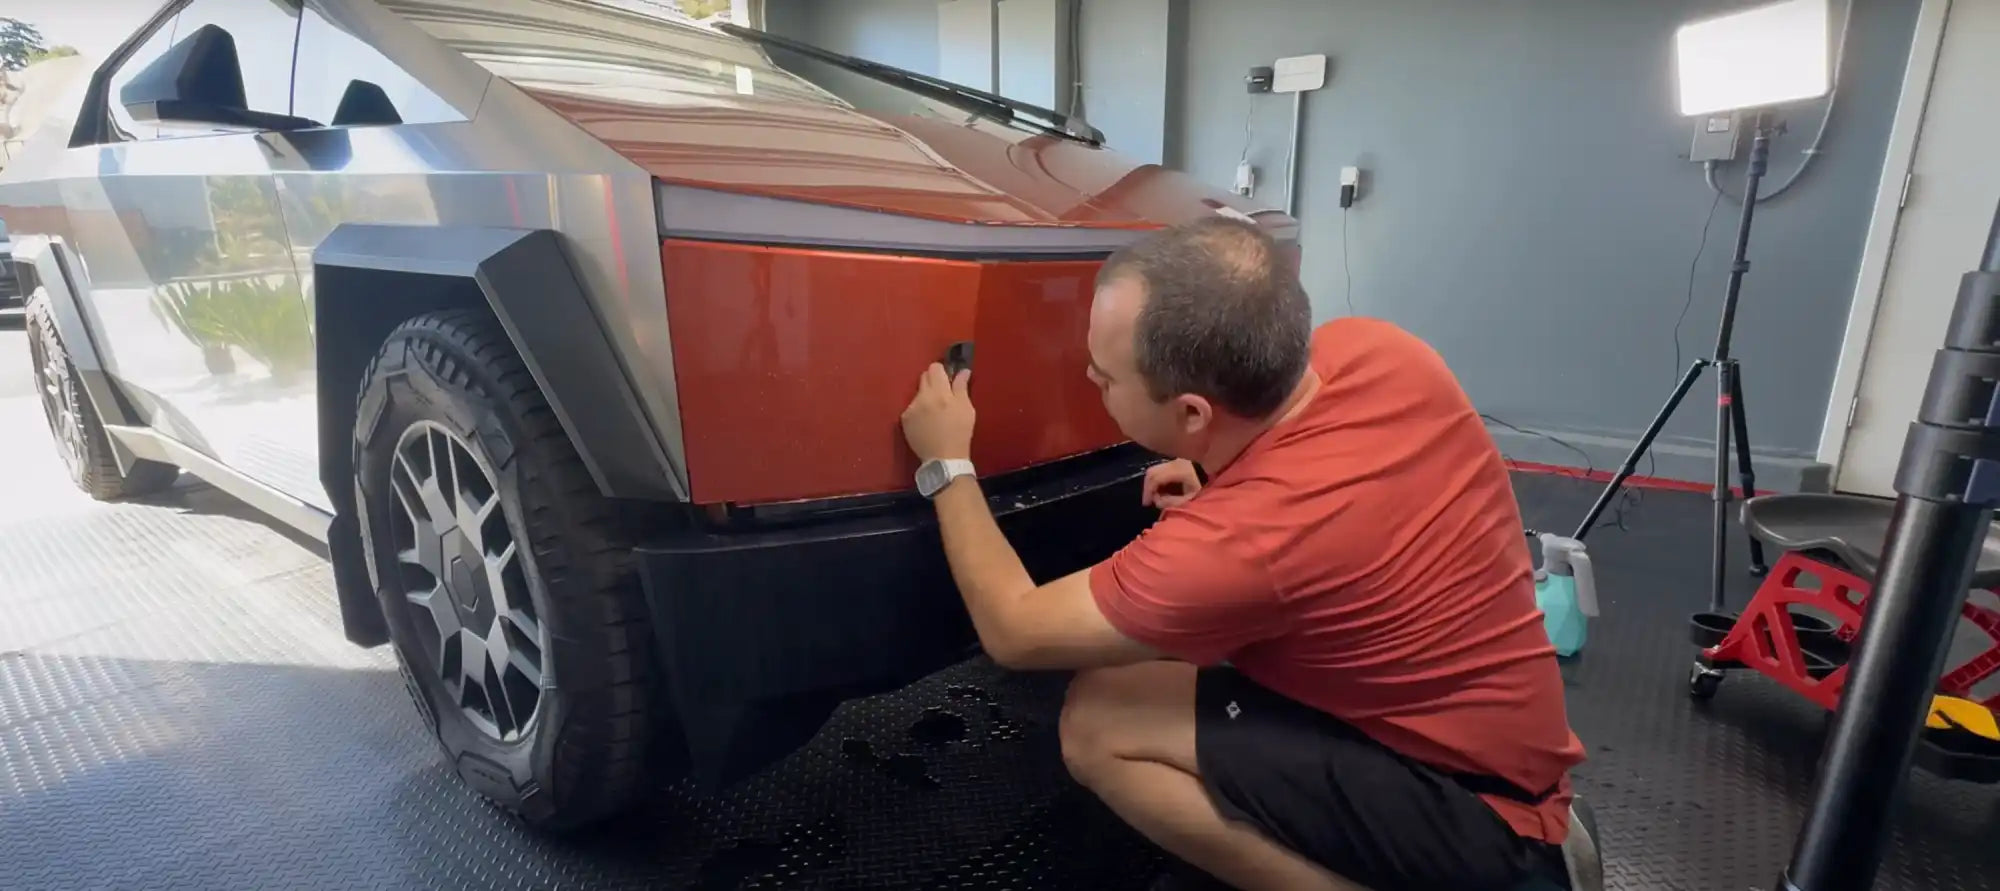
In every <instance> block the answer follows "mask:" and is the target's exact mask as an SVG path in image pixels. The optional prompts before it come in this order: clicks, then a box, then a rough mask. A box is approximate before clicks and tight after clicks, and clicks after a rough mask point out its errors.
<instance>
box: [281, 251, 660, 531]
mask: <svg viewBox="0 0 2000 891" xmlns="http://www.w3.org/2000/svg"><path fill="white" fill-rule="evenodd" d="M351 270H365V271H375V272H393V273H406V274H412V275H424V276H444V277H449V278H457V279H466V280H470V281H472V282H473V283H474V284H475V285H477V287H478V289H479V291H480V293H481V294H482V295H483V296H484V297H485V299H486V304H487V307H488V308H490V309H491V310H492V311H493V314H494V316H496V317H497V318H498V319H499V320H500V325H501V327H502V328H503V329H505V330H506V332H507V339H508V340H510V341H512V342H513V344H514V348H515V350H517V351H518V352H519V353H520V354H521V359H522V361H523V362H525V363H526V364H527V366H528V372H529V373H530V374H531V375H533V376H534V378H535V383H536V384H538V385H540V386H541V388H542V394H543V396H545V397H546V398H547V399H548V401H549V408H550V409H551V410H553V411H554V412H555V414H556V419H557V420H558V421H560V422H561V423H562V426H563V430H565V431H566V432H568V433H569V436H570V441H571V442H572V443H574V444H575V445H576V450H577V453H578V454H579V455H581V456H582V458H583V464H584V467H585V468H586V469H588V470H589V471H590V476H591V479H593V480H595V481H596V482H597V485H598V488H599V489H600V490H602V491H603V493H604V494H605V495H606V496H608V497H612V498H635V499H649V500H681V499H683V498H684V497H685V489H684V488H683V487H682V486H681V483H680V474H679V472H678V470H677V468H676V467H675V466H674V463H673V461H672V460H671V459H670V458H669V457H668V454H667V450H666V448H665V447H664V446H663V445H662V444H661V441H660V437H659V434H658V432H657V431H656V430H655V428H654V426H653V424H652V421H651V420H650V419H649V418H648V417H647V416H646V413H645V409H644V408H643V407H642V406H641V404H640V402H639V399H638V396H637V393H636V391H635V385H634V382H633V380H632V377H631V375H629V374H627V373H626V370H625V368H624V367H623V366H622V365H621V364H620V363H619V361H618V358H617V353H616V352H615V351H614V350H613V349H612V346H611V340H610V338H609V337H607V336H606V335H605V329H604V325H603V322H602V320H601V319H599V317H598V315H597V312H596V310H595V306H594V304H593V303H592V302H591V300H590V299H589V295H588V292H587V291H586V290H585V289H584V287H583V284H582V282H581V281H580V280H579V279H578V277H577V275H576V271H575V267H574V266H573V265H572V264H571V263H570V260H569V256H568V253H567V252H566V251H565V250H564V248H563V244H562V236H561V235H560V234H558V233H557V232H555V231H554V230H550V229H506V228H486V227H456V226H391V225H372V224H346V225H342V226H340V227H338V228H336V229H334V230H333V232H332V234H330V235H328V236H327V237H326V239H325V240H324V241H322V242H320V245H319V247H318V249H316V250H314V251H313V278H314V282H315V285H314V289H315V290H316V291H317V292H319V295H320V299H319V300H318V301H316V306H317V308H318V311H319V312H320V313H321V314H324V313H326V312H328V311H334V312H338V311H339V303H338V301H337V300H328V299H326V296H327V295H328V293H329V292H331V291H335V290H337V288H338V279H339V276H340V274H341V272H342V271H351ZM330 283H332V284H334V287H331V288H330V287H329V284H330ZM354 383H355V384H356V385H357V386H358V384H359V382H358V381H356V382H354ZM351 433H352V431H351V430H341V431H338V433H337V435H338V436H339V437H341V440H342V441H343V442H345V440H346V438H347V437H348V436H349V435H351ZM324 435H325V434H322V436H324Z"/></svg>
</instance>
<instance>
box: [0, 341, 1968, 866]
mask: <svg viewBox="0 0 2000 891" xmlns="http://www.w3.org/2000/svg"><path fill="white" fill-rule="evenodd" d="M0 346H4V345H3V344H0ZM0 361H4V360H0ZM23 408H24V404H23V402H22V401H20V400H10V399H0V455H4V456H5V457H7V458H9V459H12V460H13V461H14V463H13V464H12V465H11V466H12V467H13V470H11V471H9V472H10V473H20V474H22V476H20V477H19V479H21V480H22V481H23V485H25V486H26V489H25V491H26V493H27V494H26V496H25V497H24V496H22V495H19V494H16V495H10V496H9V497H8V498H6V499H4V504H0V888H7V889H43V888H63V889H68V888H121V889H122V888H201V889H235V888H245V889H248V888H286V889H295V888H315V887H329V888H334V887H337V888H479V889H484V888H639V887H683V888H689V887H691V888H703V889H711V888H712V889H722V888H890V889H901V888H1082V889H1118V888H1130V887H1141V886H1142V881H1141V880H1140V877H1142V876H1144V875H1145V874H1146V873H1147V872H1148V871H1149V870H1150V869H1151V868H1152V867H1153V866H1154V865H1155V864H1156V863H1157V862H1158V859H1157V857H1156V855H1154V854H1153V853H1151V851H1150V849H1149V848H1148V847H1147V846H1146V845H1145V843H1144V842H1143V841H1141V840H1139V839H1138V838H1136V837H1135V836H1133V835H1132V834H1131V833H1130V832H1129V831H1127V830H1125V829H1123V828H1122V827H1120V826H1119V825H1118V824H1117V823H1116V821H1115V820H1113V819H1111V817H1110V815H1109V814H1108V813H1107V812H1106V811H1104V810H1103V809H1102V808H1101V807H1100V806H1098V805H1097V804H1095V803H1094V802H1093V801H1092V800H1091V799H1089V798H1088V796H1086V795H1083V794H1081V793H1080V792H1079V791H1078V790H1077V789H1075V787H1073V786H1072V785H1071V784H1069V782H1068V781H1067V779H1066V778H1065V776H1064V774H1063V771H1062V767H1061V765H1060V762H1059V759H1058V758H1057V751H1056V743H1055V728H1054V720H1053V719H1054V715H1055V708H1056V705H1057V703H1058V701H1059V697H1060V691H1061V678H1059V677H1022V676H1011V677H1010V676H1006V675H1004V674H1002V673H1000V672H998V671H997V670H995V669H994V668H992V667H991V666H990V665H987V664H984V663H980V662H972V663H967V664H965V665H961V666H958V667H956V668H954V669H952V670H950V671H948V672H945V673H944V674H943V675H941V676H939V677H935V678H932V679H929V680H927V681H926V682H924V683H922V684H920V685H918V686H917V687H915V688H913V689H910V690H907V691H903V692H901V693H898V694H896V695H892V696H887V697H883V698H879V699H875V700H870V701H866V702H861V703H855V704H853V705H851V706H849V707H847V708H845V709H843V710H842V711H841V712H840V713H839V715H838V716H837V718H836V719H835V721H834V723H833V725H832V726H831V727H829V728H828V729H827V731H826V732H825V733H824V734H823V735H822V736H821V737H820V738H819V739H818V740H817V741H816V742H815V743H814V744H813V745H812V746H811V747H810V748H809V749H808V750H806V751H804V752H802V753H799V754H798V755H796V756H795V757H792V758H791V759H789V760H787V761H785V762H783V763H782V764H780V765H778V766H777V767H775V768H774V769H772V770H771V771H770V772H769V773H767V774H766V775H764V776H762V777H760V778H757V779H755V780H753V781H751V782H749V783H747V784H745V785H744V786H742V787H741V788H739V789H735V790H732V791H731V792H730V793H729V794H726V795H723V796H720V797H703V796H700V795H696V794H693V793H691V792H688V791H686V790H681V789H675V788H669V789H661V790H659V792H658V793H657V795H655V796H654V802H653V804H652V806H651V807H650V808H649V809H647V810H646V811H645V812H643V813H640V814H638V815H636V816H634V817H633V818H631V819H630V820H628V821H626V822H624V823H622V824H621V825H618V826H616V827H614V828H612V829H610V830H608V831H606V832H604V833H602V834H600V835H597V836H595V837H592V838H589V839H587V840H583V841H580V842H572V843H557V842H552V841H548V840H544V839H541V838H537V837H536V836H534V835H531V834H529V833H526V832H523V831H521V830H519V829H517V828H515V826H514V825H513V824H512V823H510V822H509V820H508V819H506V818H505V817H504V816H502V815H500V814H498V813H497V812H495V811H493V810H491V809H489V808H488V807H486V806H484V805H483V804H481V803H480V802H479V801H478V799H476V798H475V797H474V796H472V795H470V794H469V793H467V792H465V791H463V790H462V789H460V788H459V786H458V785H457V783H456V782H455V781H453V780H452V779H451V778H449V777H448V776H447V775H446V774H445V773H444V772H443V771H442V770H441V769H440V768H439V765H438V761H437V759H436V757H435V753H434V751H433V747H432V745H431V743H430V742H429V741H428V740H427V739H426V738H425V736H424V735H423V733H422V732H421V731H420V730H419V728H418V725H417V721H416V719H415V717H414V715H413V713H412V710H411V708H410V707H409V705H408V703H407V702H406V700H405V698H404V694H403V692H402V689H401V686H400V684H399V683H398V681H397V679H396V676H395V673H394V671H393V669H392V668H391V666H390V665H389V664H388V663H387V661H386V660H385V656H384V654H382V653H381V652H379V651H376V652H371V651H361V650H356V649H354V648H351V647H349V646H347V645H346V644H345V643H344V642H343V641H342V640H341V639H340V636H339V631H338V623H337V620H336V618H335V615H334V611H333V607H332V593H331V590H330V583H329V577H328V573H327V571H326V569H325V567H324V566H323V564H322V563H321V562H320V560H319V558H318V557H317V556H316V555H315V554H314V553H313V552H312V551H311V550H310V549H308V548H306V547H304V546H302V545H300V544H298V543H296V542H294V541H292V540H290V539H288V538H286V537H285V536H282V535H280V534H278V533H276V532H274V531H272V530H271V528H269V527H268V526H266V525H264V524H262V523H260V522H259V521H258V520H256V519H255V518H254V517H253V516H252V515H250V514H248V513H246V512H245V511H243V510H242V509H240V508H238V507H236V506H235V505H234V504H233V503H232V502H230V501H229V500H227V499H226V498H224V497H223V496H221V495H219V494H216V493H214V492H212V491H210V490H207V489H203V488H199V487H192V486H189V487H183V488H182V489H180V490H177V491H175V492H173V493H170V494H169V495H167V496H164V497H161V498H157V499H154V500H151V501H148V502H145V503H135V504H124V505H94V504H89V503H87V502H82V501H79V500H77V499H76V498H72V497H70V496H68V495H66V494H65V493H64V491H63V486H62V485H61V481H60V479H59V478H55V479H54V481H53V482H51V481H50V480H51V475H52V473H53V469H52V466H51V465H50V464H49V463H48V462H47V459H46V458H44V457H37V456H38V455H45V454H46V453H45V451H44V450H45V449H46V445H45V444H44V443H43V442H42V441H41V439H40V437H41V434H40V432H39V426H38V425H39V419H37V418H34V417H33V416H32V414H31V413H29V412H27V411H23V410H22V409H23ZM1519 485H1520V489H1521V491H1522V494H1523V496H1524V499H1525V501H1526V502H1527V504H1528V505H1529V511H1528V512H1529V519H1530V522H1531V523H1546V524H1547V525H1548V527H1549V528H1560V526H1561V524H1562V523H1563V522H1567V521H1569V520H1571V519H1572V518H1574V517H1575V516H1577V515H1578V514H1579V512H1580V511H1581V509H1582V507H1583V505H1584V503H1585V501H1586V500H1587V498H1588V496H1589V494H1590V492H1589V489H1588V488H1587V487H1584V486H1581V485H1578V484H1574V483H1570V482H1567V481H1563V480H1552V479H1545V478H1523V479H1522V480H1520V481H1519ZM20 491H22V490H20V489H17V490H16V492H20ZM1646 498H1647V501H1646V503H1645V504H1644V505H1642V506H1641V507H1640V508H1638V509H1637V510H1636V511H1633V512H1632V513H1631V521H1632V527H1633V528H1632V531H1629V532H1618V531H1606V532H1603V533H1600V534H1599V536H1598V538H1597V539H1596V541H1595V543H1596V550H1597V560H1598V563H1599V565H1600V566H1602V567H1603V575H1604V578H1603V584H1604V587H1605V588H1606V589H1607V592H1608V594H1609V603H1608V604H1607V610H1608V612H1609V616H1608V618H1607V619H1606V620H1605V621H1603V622H1601V623H1599V624H1598V625H1597V626H1595V628H1594V629H1593V642H1592V646H1593V651H1592V652H1591V653H1590V654H1589V656H1588V658H1587V659H1586V660H1585V661H1584V662H1583V663H1581V664H1579V665H1576V666H1572V668H1571V672H1570V675H1571V682H1572V686H1571V690H1570V693H1571V703H1572V718H1573V721H1574V723H1575V725H1576V727H1577V730H1578V732H1579V733H1580V735H1582V736H1583V738H1584V739H1585V741H1586V742H1587V743H1589V745H1590V750H1591V762H1590V763H1589V764H1588V765H1587V766H1586V767H1585V768H1584V769H1583V770H1582V772H1581V774H1580V777H1579V785H1580V787H1581V788H1582V789H1583V790H1584V791H1585V792H1586V794H1588V795H1590V796H1591V797H1592V798H1593V799H1594V800H1595V801H1596V803H1597V807H1598V811H1599V814H1600V817H1601V820H1602V822H1603V824H1604V829H1605V831H1606V833H1607V834H1608V835H1609V844H1610V846H1611V847H1610V850H1609V856H1610V861H1611V867H1610V870H1611V875H1612V879H1613V885H1614V887H1618V888H1623V889H1688V891H1697V889H1698V891H1713V889H1741V888H1753V887H1757V888H1766V887H1768V886H1769V882H1770V879H1771V877H1772V876H1774V875H1775V874H1776V871H1777V869H1778V867H1779V865H1780V864H1781V862H1782V860H1783V858H1784V856H1785V854H1786V852H1787V850H1788V849H1789V847H1790V843H1791V836H1792V832H1793V829H1794V827H1795V826H1796V824H1797V821H1798V819H1799V817H1800V815H1801V806H1800V802H1802V801H1803V799H1804V796H1805V794H1806V791H1807V789H1808V786H1809V783H1810V780H1811V770H1812V763H1813V758H1814V754H1815V751H1816V745H1817V741H1818V734H1819V732H1820V726H1821V722H1820V720H1819V718H1818V716H1817V715H1816V714H1815V713H1814V711H1813V710H1812V709H1811V708H1810V707H1807V706H1805V705H1804V704H1802V703H1799V702H1796V701H1794V700H1793V699H1791V698H1789V697H1788V696H1787V695H1784V694H1783V693H1782V692H1781V691H1780V690H1779V689H1778V688H1776V687H1775V686H1774V685H1771V684H1768V683H1764V682H1761V681H1758V680H1755V679H1752V678H1748V677H1738V678H1732V679H1731V680H1730V681H1729V682H1728V683H1727V684H1725V685H1724V687H1723V690H1722V692H1721V693H1720V695H1718V696H1717V698H1716V699H1715V701H1714V702H1713V703H1711V704H1710V705H1709V706H1707V707H1705V708H1701V709H1697V708H1695V707H1693V706H1691V704H1690V703H1689V701H1688V699H1687V697H1686V695H1685V694H1684V692H1683V690H1684V684H1683V677H1684V669H1685V668H1686V665H1687V662H1688V659H1689V656H1690V653H1689V651H1688V649H1687V647H1686V646H1685V645H1684V644H1682V643H1681V641H1682V640H1683V634H1682V632H1681V628H1682V625H1681V619H1682V615H1683V614H1684V613H1685V612H1686V611H1687V609H1688V608H1689V607H1691V606H1693V605H1695V604H1698V603H1699V602H1701V600H1702V596H1703V595H1702V591H1701V585H1702V580H1703V578H1704V570H1703V568H1702V559H1703V557H1702V555H1703V554H1704V553H1705V551H1704V547H1705V545H1704V542H1705V540H1706V539H1705V526H1704V525H1703V521H1702V517H1703V516H1704V515H1705V509H1706V505H1705V503H1704V502H1703V501H1702V500H1701V499H1700V498H1699V497H1697V496H1678V495H1662V494H1649V495H1648V496H1646ZM1745 582H1746V585H1745V587H1746V590H1747V587H1748V586H1747V579H1746V580H1745ZM1996 802H2000V796H1996V794H1995V793H1994V791H1992V790H1990V789H1981V788H1975V787H1965V786H1958V785H1953V784H1947V783H1942V782H1937V781H1934V780H1930V779H1928V778H1920V779H1918V780H1917V782H1916V783H1915V784H1914V788H1913V795H1912V802H1911V803H1910V805H1909V806H1908V807H1907V808H1906V810H1905V812H1904V815H1903V817H1902V819H1901V821H1900V823H1899V834H1898V839H1897V845H1896V849H1895V852H1894V855H1893V858H1892V860H1891V861H1890V862H1889V863H1888V864H1887V865H1886V867H1885V869H1884V881H1883V883H1882V887H1886V888H1908V889H1949V888H1986V887H1994V886H2000V879H1996V878H1994V876H1996V870H1995V867H1996V866H2000V844H1995V843H1994V841H1993V839H1994V838H1995V835H1996V832H2000V820H1995V819H1994V814H1995V813H1996Z"/></svg>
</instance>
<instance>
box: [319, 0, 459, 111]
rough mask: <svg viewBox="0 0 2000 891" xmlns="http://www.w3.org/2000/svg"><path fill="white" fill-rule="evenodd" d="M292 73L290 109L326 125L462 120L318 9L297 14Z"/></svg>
mask: <svg viewBox="0 0 2000 891" xmlns="http://www.w3.org/2000/svg"><path fill="white" fill-rule="evenodd" d="M294 77H295V80H294V82H293V85H292V114H293V115H295V116H297V117H302V118H306V119H308V120H313V121H318V122H320V123H322V124H325V125H327V126H329V127H380V126H388V125H392V124H428V123H438V122H442V121H462V120H465V115H462V114H460V113H459V112H458V110H457V109H454V108H452V107H451V106H450V105H449V104H447V103H446V102H445V101H444V100H443V99H440V98H438V96H437V94H436V93H433V92H431V91H430V89H429V88H427V87H425V86H424V85H423V84H422V83H420V82H418V81H417V79H416V78H415V77H412V76H411V75H410V73H409V72H407V71H404V70H403V69H401V68H399V67H397V65H396V63H394V62H391V61H389V59H388V57H386V56H384V55H382V53H381V51H379V50H377V49H375V48H374V47H372V46H370V45H368V43H367V42H366V41H364V40H362V39H361V38H359V37H356V36H354V35H353V34H352V33H350V32H349V31H348V30H347V29H346V28H344V27H342V26H341V25H340V24H337V23H335V22H333V21H329V20H328V19H327V18H326V17H325V16H324V15H322V14H321V13H320V12H319V11H318V10H314V9H308V10H306V12H305V14H304V15H303V16H302V17H301V21H300V23H299V57H298V62H297V64H296V66H295V67H294Z"/></svg>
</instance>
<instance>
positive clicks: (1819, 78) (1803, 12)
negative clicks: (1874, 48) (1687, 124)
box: [1674, 0, 1833, 116]
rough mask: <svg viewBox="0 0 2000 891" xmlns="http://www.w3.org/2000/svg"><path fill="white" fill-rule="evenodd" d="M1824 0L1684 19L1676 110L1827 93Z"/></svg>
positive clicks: (1793, 0) (1677, 45) (1677, 44)
mask: <svg viewBox="0 0 2000 891" xmlns="http://www.w3.org/2000/svg"><path fill="white" fill-rule="evenodd" d="M1827 56H1828V53H1827V0H1787V2H1783V3H1771V4H1767V5H1764V6H1759V7H1757V8H1755V9H1749V10H1745V11H1743V12H1737V13H1730V14H1728V15H1722V16H1716V17H1715V18H1711V19H1704V20H1702V21H1699V22H1690V23H1688V24H1686V25H1682V26H1681V28H1680V31H1679V32H1678V33H1676V34H1675V35H1674V61H1675V67H1676V73H1677V74H1678V76H1679V81H1680V106H1681V114H1684V115H1690V116H1692V115H1702V114H1711V113H1714V112H1718V111H1733V110H1735V109H1740V108H1758V107H1763V106H1770V105H1778V104H1781V103H1785V102H1797V101H1800V100H1803V99H1813V98H1816V97H1819V96H1824V95H1826V92H1827V90H1829V89H1831V88H1832V86H1833V85H1832V76H1831V73H1830V72H1829V70H1828V64H1827Z"/></svg>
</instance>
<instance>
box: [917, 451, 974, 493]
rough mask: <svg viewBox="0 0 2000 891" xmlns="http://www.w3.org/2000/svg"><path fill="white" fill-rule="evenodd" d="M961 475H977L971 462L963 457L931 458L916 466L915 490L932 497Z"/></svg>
mask: <svg viewBox="0 0 2000 891" xmlns="http://www.w3.org/2000/svg"><path fill="white" fill-rule="evenodd" d="M961 476H978V474H977V473H975V472H974V471H973V469H972V462H971V461H967V460H966V459H964V458H932V459H931V460H929V461H925V462H924V463H923V466H921V467H918V468H917V492H918V494H920V495H922V496H924V497H925V498H934V497H936V496H937V493H939V492H942V491H944V487H945V486H948V485H951V481H952V480H955V479H958V478H959V477H961Z"/></svg>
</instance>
